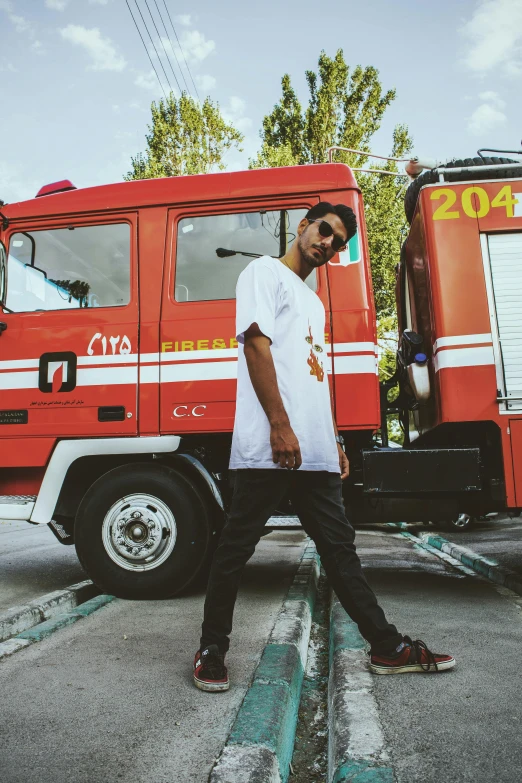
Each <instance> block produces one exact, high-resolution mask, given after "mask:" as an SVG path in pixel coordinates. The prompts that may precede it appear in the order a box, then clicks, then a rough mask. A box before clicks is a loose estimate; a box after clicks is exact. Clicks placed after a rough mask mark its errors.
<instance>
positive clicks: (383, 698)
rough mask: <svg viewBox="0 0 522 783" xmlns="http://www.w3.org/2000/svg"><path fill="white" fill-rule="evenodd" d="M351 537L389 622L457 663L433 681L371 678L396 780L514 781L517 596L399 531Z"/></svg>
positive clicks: (520, 643) (520, 712) (520, 717)
mask: <svg viewBox="0 0 522 783" xmlns="http://www.w3.org/2000/svg"><path fill="white" fill-rule="evenodd" d="M390 535H391V536H393V540H392V541H390V537H389V536H390ZM358 538H359V552H360V555H361V559H362V560H363V562H365V563H366V565H367V569H366V574H367V576H368V578H369V581H370V582H371V584H372V586H373V587H374V589H375V591H376V593H377V595H378V596H379V597H380V598H381V602H382V604H383V606H384V608H385V611H386V612H387V615H388V616H389V618H390V619H391V620H392V622H394V623H395V624H396V625H397V626H398V628H399V630H400V631H401V632H402V633H406V634H408V635H410V636H412V637H413V638H414V639H416V638H420V639H423V640H424V641H426V643H427V644H428V646H429V647H430V648H431V649H433V650H436V651H438V652H449V653H451V654H452V655H454V656H455V658H456V660H457V666H456V668H455V669H454V670H452V671H450V672H447V673H443V674H440V675H429V676H428V675H404V676H397V677H376V678H375V693H376V697H377V701H378V705H379V713H380V717H381V721H382V724H383V728H384V733H385V736H386V739H387V743H388V751H389V753H390V757H391V766H392V767H393V768H394V770H395V774H396V778H397V783H412V781H423V783H440V781H449V780H451V781H452V783H460V782H461V781H462V783H464V782H465V783H468V782H469V783H472V782H473V783H491V781H492V780H495V781H496V783H514V781H518V780H520V775H521V772H520V771H521V769H522V743H521V741H520V731H521V725H522V703H521V700H520V693H521V691H520V650H521V649H522V611H521V606H520V605H521V603H522V599H520V597H519V596H515V595H514V594H513V593H511V592H510V591H507V590H505V589H504V588H501V587H496V586H495V585H493V584H492V583H491V582H488V581H486V580H485V579H482V578H480V577H478V576H477V577H475V576H465V575H463V574H462V573H461V572H459V571H458V570H457V569H454V568H453V567H452V566H450V565H447V564H446V563H444V562H443V561H441V560H440V559H439V558H437V557H436V556H435V555H432V554H430V553H428V552H426V551H425V550H422V549H420V548H418V547H417V546H416V545H413V544H412V543H411V541H408V540H406V539H404V538H402V537H401V536H400V534H393V533H392V534H383V533H380V532H377V531H374V533H373V534H369V533H366V534H364V533H361V534H359V536H358ZM519 551H520V548H519Z"/></svg>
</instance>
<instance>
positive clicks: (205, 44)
mask: <svg viewBox="0 0 522 783" xmlns="http://www.w3.org/2000/svg"><path fill="white" fill-rule="evenodd" d="M181 47H182V49H183V53H184V55H185V57H186V58H187V60H190V61H191V62H201V61H202V60H205V59H206V58H207V57H208V56H209V54H210V53H211V52H213V51H214V49H215V48H216V44H215V42H214V41H209V40H207V39H206V38H205V36H204V34H203V33H200V32H199V30H185V31H184V32H183V34H182V36H181Z"/></svg>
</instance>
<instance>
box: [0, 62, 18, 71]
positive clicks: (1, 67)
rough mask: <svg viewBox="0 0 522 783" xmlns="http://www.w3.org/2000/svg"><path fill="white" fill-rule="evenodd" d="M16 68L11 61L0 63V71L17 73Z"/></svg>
mask: <svg viewBox="0 0 522 783" xmlns="http://www.w3.org/2000/svg"><path fill="white" fill-rule="evenodd" d="M17 72H18V68H16V67H15V66H14V65H13V63H11V62H6V63H3V64H2V65H0V73H17Z"/></svg>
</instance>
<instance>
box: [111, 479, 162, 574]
mask: <svg viewBox="0 0 522 783" xmlns="http://www.w3.org/2000/svg"><path fill="white" fill-rule="evenodd" d="M176 535H177V528H176V520H175V518H174V515H173V513H172V511H171V510H170V508H169V507H168V506H167V505H166V504H165V503H164V502H163V501H162V500H160V499H159V498H157V497H154V495H145V494H135V495H126V496H125V497H123V498H121V499H120V500H118V501H116V503H114V505H113V506H111V508H110V509H109V511H108V512H107V514H106V516H105V519H104V520H103V525H102V540H103V545H104V547H105V550H106V552H107V554H108V555H109V557H110V558H111V560H113V561H114V562H115V563H117V564H118V565H119V566H121V567H122V568H125V569H126V570H127V571H150V570H152V569H153V568H157V567H158V566H160V565H161V564H162V563H164V562H165V560H166V559H167V558H168V557H169V555H170V554H171V553H172V550H173V549H174V546H175V544H176Z"/></svg>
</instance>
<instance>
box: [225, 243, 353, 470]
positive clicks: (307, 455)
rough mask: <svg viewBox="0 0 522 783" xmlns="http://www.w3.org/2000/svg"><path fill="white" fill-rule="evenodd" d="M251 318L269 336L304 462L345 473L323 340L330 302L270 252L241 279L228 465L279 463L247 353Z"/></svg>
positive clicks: (308, 467)
mask: <svg viewBox="0 0 522 783" xmlns="http://www.w3.org/2000/svg"><path fill="white" fill-rule="evenodd" d="M253 323H257V324H258V326H259V328H260V330H261V331H262V332H263V334H264V335H266V336H267V337H268V338H270V340H271V346H270V349H271V351H272V356H273V359H274V365H275V370H276V375H277V385H278V387H279V392H280V394H281V397H282V400H283V404H284V406H285V410H286V412H287V414H288V417H289V419H290V425H291V427H292V429H293V431H294V433H295V435H296V437H297V439H298V441H299V445H300V447H301V456H302V459H303V464H302V465H301V468H300V470H326V471H329V472H331V473H340V469H339V456H338V450H337V444H336V441H335V431H334V427H333V422H332V411H331V404H330V390H329V384H328V373H327V363H328V357H327V352H326V346H325V341H324V329H325V310H324V307H323V304H322V302H321V300H320V299H319V297H318V296H317V294H315V293H314V292H313V291H312V290H311V289H310V288H309V287H308V286H307V285H306V283H304V282H303V281H302V280H301V278H300V277H298V276H297V275H296V274H295V273H294V272H292V270H291V269H289V268H288V267H287V266H285V264H283V263H282V262H281V261H279V260H278V259H275V258H271V257H270V256H263V257H262V258H256V259H255V261H252V262H251V263H250V264H249V265H248V266H247V268H246V269H245V270H244V271H243V272H242V273H241V275H240V276H239V280H238V282H237V288H236V333H237V334H236V337H237V341H238V343H239V355H238V373H237V403H236V419H235V424H234V434H233V436H232V453H231V457H230V468H231V469H232V470H237V469H239V468H274V469H280V470H281V467H280V465H279V464H274V462H273V461H272V449H271V446H270V425H269V422H268V418H267V416H266V414H265V412H264V410H263V408H262V406H261V403H260V402H259V400H258V398H257V395H256V393H255V391H254V387H253V386H252V382H251V380H250V375H249V373H248V367H247V363H246V359H245V354H244V346H243V343H244V333H245V332H246V331H247V330H248V328H249V327H250V326H251V325H252V324H253ZM283 470H286V468H283Z"/></svg>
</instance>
